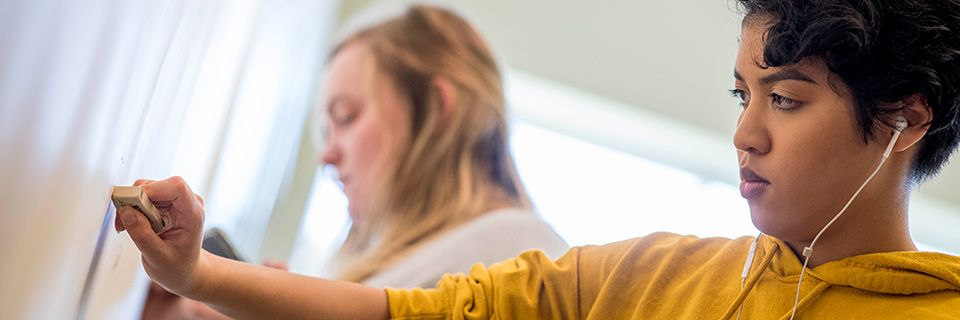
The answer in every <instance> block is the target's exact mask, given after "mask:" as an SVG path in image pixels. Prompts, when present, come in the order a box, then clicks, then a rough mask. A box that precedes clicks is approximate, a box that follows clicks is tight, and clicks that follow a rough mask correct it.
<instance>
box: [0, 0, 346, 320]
mask: <svg viewBox="0 0 960 320" xmlns="http://www.w3.org/2000/svg"><path fill="white" fill-rule="evenodd" d="M335 5H336V3H333V2H329V1H306V0H302V1H280V0H231V1H212V0H211V1H193V0H155V1H126V0H84V1H73V0H36V1H34V0H31V1H18V0H0V30H2V31H0V181H2V182H3V183H2V187H0V188H2V189H0V221H2V222H0V226H3V227H4V230H3V232H0V319H71V318H73V319H132V318H137V317H138V316H139V312H140V309H141V305H142V298H143V296H144V295H145V293H146V291H145V290H146V285H147V283H148V282H147V280H146V277H145V275H144V274H143V272H142V268H141V267H140V256H139V252H138V251H137V249H136V247H135V246H134V245H133V244H132V243H131V242H130V239H129V237H128V236H127V235H126V234H125V233H121V234H117V233H116V232H114V231H113V228H114V227H113V219H114V215H115V212H114V208H113V207H112V206H111V205H110V197H109V195H110V193H111V189H112V187H113V186H114V185H130V184H132V183H133V182H134V181H135V180H136V179H139V178H147V179H164V178H167V177H170V176H173V175H181V176H184V177H185V178H186V180H187V181H188V183H191V184H192V185H194V186H195V187H196V189H195V191H197V192H198V193H200V194H201V195H203V196H205V197H207V204H208V206H209V205H211V204H213V205H214V206H215V207H217V208H220V209H217V210H215V211H214V212H210V211H209V210H208V212H207V216H208V218H210V217H213V218H214V219H220V218H219V217H222V216H228V217H233V220H230V219H220V220H221V222H223V223H226V224H230V225H233V226H238V225H241V224H243V223H244V222H247V223H246V224H244V228H237V229H244V230H247V231H248V232H249V233H250V234H252V236H251V238H253V239H254V240H247V243H251V244H250V245H249V246H256V245H259V241H260V239H259V238H262V237H263V234H264V233H265V231H264V230H265V229H266V223H261V224H256V223H249V222H250V221H261V220H262V221H266V220H267V219H269V217H270V210H269V209H270V208H272V206H273V201H274V199H273V198H271V197H275V194H276V193H277V191H276V190H278V189H279V188H280V183H279V182H278V180H282V179H281V178H274V177H275V176H281V177H282V175H283V174H284V173H285V172H287V171H288V170H287V168H286V165H287V164H288V163H292V162H293V161H292V160H291V159H292V157H294V156H295V150H296V149H297V146H298V145H299V136H300V133H301V131H302V128H303V123H304V122H305V114H306V111H307V110H308V109H309V105H310V104H311V102H312V97H313V94H312V91H313V87H314V86H315V78H316V75H317V71H318V70H317V69H316V68H317V67H318V65H319V63H320V61H321V59H322V57H321V56H320V52H321V51H322V48H323V44H324V43H325V35H326V34H327V30H326V29H327V26H326V25H327V24H328V23H329V17H327V15H328V14H331V13H332V12H333V8H334V6H335ZM251 120H252V121H259V123H258V127H257V128H258V129H257V130H255V131H252V132H251V131H250V129H249V127H246V126H244V125H243V122H244V121H247V122H249V121H251ZM251 140H256V141H257V142H258V143H250V142H251ZM245 141H246V143H244V142H245ZM247 152H249V153H250V154H253V155H256V157H254V156H251V155H250V154H247ZM236 159H248V160H249V159H253V162H249V163H248V162H238V161H237V160H236ZM224 163H230V164H234V165H235V166H239V167H240V168H241V169H243V170H246V171H244V172H242V173H243V175H242V177H252V178H250V179H242V181H239V182H232V183H231V182H230V181H231V180H230V179H229V177H230V176H231V175H237V174H236V173H234V172H230V171H223V170H217V169H218V168H222V167H223V164H224ZM237 163H240V164H239V165H237ZM272 181H273V182H272ZM225 184H229V185H230V186H231V188H232V189H230V190H233V191H236V190H241V192H226V191H220V190H221V189H218V187H217V186H218V185H225ZM270 190H273V191H272V192H271V191H270ZM218 194H223V195H221V196H218ZM249 194H260V195H261V196H260V197H249V196H248V195H249ZM211 195H212V196H211ZM237 197H239V199H241V200H242V201H239V202H241V203H242V204H245V205H246V207H245V208H241V209H233V210H231V208H230V206H229V205H227V204H231V203H237V202H238V198H237ZM250 208H253V209H256V208H266V210H260V212H251V211H250V210H249V209H250ZM243 209H248V210H243ZM258 237H259V238H258ZM291 237H292V235H291ZM235 238H240V237H235ZM252 250H256V249H255V248H254V249H252Z"/></svg>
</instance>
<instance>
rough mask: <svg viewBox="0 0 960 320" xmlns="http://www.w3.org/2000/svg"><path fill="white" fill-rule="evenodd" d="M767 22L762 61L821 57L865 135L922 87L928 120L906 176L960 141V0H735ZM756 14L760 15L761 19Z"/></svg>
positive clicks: (921, 172)
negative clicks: (844, 87)
mask: <svg viewBox="0 0 960 320" xmlns="http://www.w3.org/2000/svg"><path fill="white" fill-rule="evenodd" d="M738 2H739V4H740V8H741V10H743V12H744V13H745V17H744V23H745V24H746V23H753V22H758V21H760V22H768V23H769V24H768V26H767V30H766V34H765V38H764V55H763V60H764V61H763V62H762V65H764V66H772V67H776V66H785V65H791V64H795V63H798V62H800V61H801V60H803V59H804V58H807V57H820V58H822V59H823V60H824V62H825V63H826V65H827V68H829V69H830V71H831V72H833V73H834V74H835V75H836V76H838V77H839V78H840V80H842V81H843V83H844V84H846V85H847V86H848V87H849V88H850V92H851V93H852V98H853V102H854V111H855V114H856V117H857V122H858V124H859V126H860V131H861V133H862V134H863V137H864V141H867V140H868V139H873V138H876V134H875V133H876V129H877V127H878V126H881V125H885V126H892V124H891V122H892V121H891V120H890V115H891V114H892V113H895V112H897V111H899V110H900V109H901V108H902V107H901V104H900V103H899V102H900V101H904V100H905V99H909V98H910V97H911V96H913V95H915V94H922V95H924V96H925V97H926V98H927V103H928V104H929V105H930V107H931V108H932V109H933V120H932V121H931V122H930V123H929V125H930V128H929V131H928V132H927V135H926V136H925V137H924V139H923V140H922V141H923V144H922V146H920V150H919V151H918V153H917V156H916V159H914V161H913V166H912V170H911V178H912V179H913V180H914V181H916V182H919V181H923V180H925V179H927V178H930V177H932V176H934V175H936V174H937V172H939V171H940V168H941V167H942V166H943V165H944V164H945V163H946V162H947V160H948V159H949V157H950V155H951V154H952V153H953V152H954V151H955V150H956V148H957V144H958V142H960V0H926V1H925V0H887V1H883V0H880V1H875V0H813V1H791V0H738ZM758 18H759V19H758Z"/></svg>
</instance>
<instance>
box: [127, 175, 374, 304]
mask: <svg viewBox="0 0 960 320" xmlns="http://www.w3.org/2000/svg"><path fill="white" fill-rule="evenodd" d="M134 185H138V186H140V187H142V188H143V190H144V192H145V193H146V194H147V197H149V198H150V199H151V201H153V203H154V205H155V206H156V207H157V209H158V210H160V211H161V212H162V213H164V214H167V215H169V217H170V222H171V223H172V224H173V226H172V227H171V228H170V229H169V230H166V231H164V232H162V233H160V234H156V233H154V232H153V230H152V229H151V228H150V224H149V222H148V221H147V218H146V217H144V216H143V215H142V214H140V213H139V212H137V211H136V210H135V209H132V208H130V207H124V208H120V209H119V211H118V214H117V230H118V231H121V230H127V233H128V234H130V238H131V239H132V240H133V242H134V243H135V244H136V245H137V247H138V248H139V249H140V252H141V254H142V260H143V267H144V269H145V270H146V272H147V275H149V276H150V278H152V279H153V280H154V281H156V282H157V283H158V284H160V285H161V286H163V287H164V288H165V289H167V290H168V291H170V292H173V293H175V294H178V295H181V296H183V297H187V298H190V299H194V300H198V301H202V302H204V303H206V304H208V305H210V306H211V307H213V308H214V309H217V310H218V311H220V312H222V313H224V314H226V315H228V316H230V317H233V318H236V319H263V318H279V319H301V318H310V319H316V318H329V319H387V318H389V312H388V309H387V297H386V293H385V292H384V291H383V290H381V289H377V288H373V287H367V286H363V285H360V284H355V283H348V282H339V281H332V280H324V279H318V278H311V277H306V276H301V275H296V274H293V273H289V272H284V271H280V270H275V269H271V268H267V267H261V266H255V265H251V264H247V263H243V262H238V261H233V260H229V259H225V258H221V257H217V256H215V255H213V254H210V253H208V252H206V251H203V250H201V249H200V244H201V239H202V232H203V207H202V203H201V202H200V200H199V198H198V197H196V195H194V193H193V191H192V190H190V187H189V186H187V184H186V183H185V182H184V181H183V179H181V178H179V177H173V178H170V179H167V180H163V181H148V180H140V181H137V183H135V184H134Z"/></svg>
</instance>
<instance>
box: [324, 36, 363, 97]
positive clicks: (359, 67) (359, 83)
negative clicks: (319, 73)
mask: <svg viewBox="0 0 960 320" xmlns="http://www.w3.org/2000/svg"><path fill="white" fill-rule="evenodd" d="M327 68H328V69H327V72H326V77H325V81H324V84H323V90H324V92H325V93H326V94H325V96H326V97H327V99H331V98H332V97H334V96H336V95H338V94H359V93H361V92H362V87H364V86H365V85H366V84H368V83H369V81H370V79H371V77H372V72H373V69H374V66H373V55H372V54H370V50H368V49H367V47H366V46H364V45H362V44H359V43H355V44H349V45H347V46H345V47H344V48H343V49H341V50H340V51H339V52H337V53H336V55H334V56H333V59H332V60H330V64H329V65H328V67H327Z"/></svg>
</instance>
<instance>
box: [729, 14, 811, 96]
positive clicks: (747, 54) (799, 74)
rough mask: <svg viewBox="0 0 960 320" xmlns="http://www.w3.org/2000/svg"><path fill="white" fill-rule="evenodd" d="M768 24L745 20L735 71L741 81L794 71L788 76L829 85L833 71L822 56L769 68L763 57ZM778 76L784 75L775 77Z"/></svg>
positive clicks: (756, 79)
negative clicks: (831, 71) (746, 21)
mask: <svg viewBox="0 0 960 320" xmlns="http://www.w3.org/2000/svg"><path fill="white" fill-rule="evenodd" d="M767 26H768V24H766V23H763V22H760V21H754V22H751V23H744V24H743V27H742V29H741V32H740V45H739V48H738V49H737V60H736V63H735V65H734V74H735V75H736V76H738V80H743V81H747V82H749V81H759V79H761V78H764V77H767V78H768V79H769V78H770V76H771V75H773V74H783V73H791V74H793V76H790V77H786V78H788V79H796V78H806V79H809V80H810V81H809V82H812V83H817V84H827V83H828V82H829V81H828V80H829V79H828V78H829V77H830V71H829V69H828V68H827V66H826V63H825V62H824V61H823V59H822V58H820V57H807V58H804V59H803V60H801V61H800V62H798V63H795V64H791V65H783V66H777V67H766V66H765V63H764V59H763V54H764V46H765V43H764V33H765V32H766V28H767ZM774 77H776V79H779V78H783V77H778V76H774Z"/></svg>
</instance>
